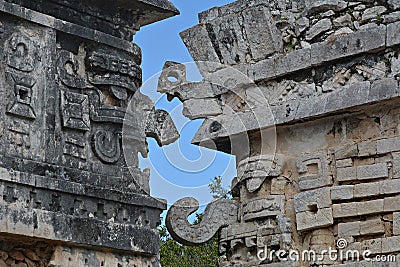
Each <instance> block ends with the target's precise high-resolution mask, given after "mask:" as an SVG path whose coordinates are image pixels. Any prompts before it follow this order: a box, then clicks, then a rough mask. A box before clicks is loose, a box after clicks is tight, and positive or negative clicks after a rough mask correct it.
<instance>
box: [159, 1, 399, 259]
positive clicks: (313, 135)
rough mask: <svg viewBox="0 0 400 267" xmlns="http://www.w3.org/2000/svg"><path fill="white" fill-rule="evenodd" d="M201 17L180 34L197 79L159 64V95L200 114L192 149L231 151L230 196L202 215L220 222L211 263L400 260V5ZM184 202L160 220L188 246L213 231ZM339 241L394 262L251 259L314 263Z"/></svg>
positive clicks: (234, 10)
mask: <svg viewBox="0 0 400 267" xmlns="http://www.w3.org/2000/svg"><path fill="white" fill-rule="evenodd" d="M199 20H200V24H198V25H196V26H194V27H193V28H191V29H188V30H186V31H184V32H182V34H181V36H182V39H183V41H184V42H185V44H186V46H187V47H188V50H189V52H190V53H191V55H192V56H193V58H194V60H195V61H197V65H198V67H199V69H200V71H201V73H202V75H203V78H204V81H202V82H197V83H193V82H189V81H187V80H186V70H185V66H184V65H181V64H179V63H175V62H167V63H166V65H165V69H164V71H163V74H162V75H161V77H160V80H159V91H160V92H162V93H167V94H168V95H169V96H170V99H172V98H173V97H178V98H179V99H180V100H181V101H182V102H183V105H184V114H185V115H186V116H187V117H189V118H190V119H198V118H204V119H205V121H204V123H203V125H202V126H201V127H200V129H199V131H198V132H197V134H196V136H195V137H194V139H193V143H194V144H197V145H201V146H204V147H209V148H213V149H218V150H220V151H222V152H226V153H231V154H233V155H235V156H236V160H237V170H238V176H237V178H235V179H234V180H233V181H232V187H231V190H232V193H233V197H234V198H233V200H230V201H226V200H220V201H216V202H213V203H212V204H210V206H209V210H208V211H207V210H206V214H205V215H206V216H205V218H209V219H210V224H211V225H213V226H215V223H214V222H215V221H217V220H218V219H220V220H219V222H220V223H219V224H218V227H219V231H218V233H219V237H220V239H219V253H220V260H219V266H226V267H228V266H235V267H239V266H240V267H245V266H249V267H250V266H266V267H267V266H268V267H269V266H274V267H275V266H276V267H278V266H279V267H281V266H282V267H283V266H343V267H352V266H354V267H359V266H389V267H396V266H399V265H398V264H399V262H400V221H399V220H400V127H399V125H400V108H399V103H400V98H399V96H400V55H399V51H400V2H399V1H396V0H388V1H369V0H368V1H367V0H360V1H345V0H315V1H311V0H301V1H290V0H289V1H282V0H269V1H268V0H251V1H244V0H239V1H236V2H234V3H232V4H229V5H226V6H223V7H216V8H213V9H211V10H208V11H205V12H203V13H201V14H200V15H199ZM169 76H173V77H175V78H176V79H177V81H176V82H175V83H172V82H168V79H167V77H169ZM244 141H245V142H247V143H244ZM193 203H196V202H195V201H194V200H191V201H188V200H181V201H179V202H178V203H176V205H174V206H173V207H172V208H171V211H170V214H173V216H170V217H169V218H168V228H169V230H170V231H171V232H172V233H173V235H174V237H175V238H177V240H179V241H181V242H183V243H186V244H198V243H202V242H204V240H205V239H206V240H208V239H209V238H210V237H211V236H212V234H215V233H216V232H217V231H215V232H214V231H213V232H212V233H210V231H211V230H213V229H211V230H210V227H209V226H207V224H206V223H205V222H203V225H202V226H201V227H198V226H192V225H190V224H188V223H187V217H188V216H189V214H190V212H193V211H194V210H196V205H193ZM234 206H236V207H237V209H233V208H232V207H234ZM212 210H215V211H221V210H224V211H225V212H226V211H232V210H234V211H235V212H236V211H237V213H236V215H235V218H232V217H231V216H230V217H229V218H227V216H226V214H223V212H220V213H218V212H213V211H212ZM213 228H215V227H213ZM204 238H205V239H204ZM341 239H344V240H346V242H347V244H346V245H347V246H346V247H345V248H344V250H345V251H350V250H355V251H360V254H361V252H363V251H365V250H370V251H371V253H372V256H373V257H374V256H376V255H384V256H393V259H397V260H396V262H385V263H383V262H371V261H367V260H366V259H363V258H361V259H360V260H359V261H354V260H353V259H351V258H349V257H343V258H340V259H335V260H332V259H330V258H329V257H327V255H323V256H324V257H321V258H319V259H317V260H315V261H313V260H311V261H310V260H302V259H301V260H300V261H298V262H291V261H280V260H279V258H278V257H273V258H272V259H267V260H260V259H259V258H258V256H257V253H258V252H259V250H260V249H264V248H265V246H268V248H270V249H274V250H280V249H281V250H285V251H290V250H295V251H300V253H301V251H304V250H314V251H316V253H317V254H319V255H320V256H321V254H322V251H323V250H325V249H326V250H328V249H329V248H333V249H337V242H338V241H339V240H341Z"/></svg>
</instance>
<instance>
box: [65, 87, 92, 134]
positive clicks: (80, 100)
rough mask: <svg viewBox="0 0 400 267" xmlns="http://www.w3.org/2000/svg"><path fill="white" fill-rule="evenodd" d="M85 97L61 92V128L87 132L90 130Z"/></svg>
mask: <svg viewBox="0 0 400 267" xmlns="http://www.w3.org/2000/svg"><path fill="white" fill-rule="evenodd" d="M88 103H89V100H88V96H87V95H82V94H76V93H71V92H65V91H61V113H62V126H63V127H65V128H70V129H77V130H82V131H88V130H89V129H90V119H89V105H88Z"/></svg>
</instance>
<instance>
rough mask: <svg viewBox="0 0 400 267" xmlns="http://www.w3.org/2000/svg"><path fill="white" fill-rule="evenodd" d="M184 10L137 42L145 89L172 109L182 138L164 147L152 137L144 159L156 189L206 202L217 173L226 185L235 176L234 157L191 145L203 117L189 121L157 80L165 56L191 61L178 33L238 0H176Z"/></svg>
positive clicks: (171, 198) (162, 194)
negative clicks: (159, 88)
mask: <svg viewBox="0 0 400 267" xmlns="http://www.w3.org/2000/svg"><path fill="white" fill-rule="evenodd" d="M171 2H172V3H173V4H174V5H175V6H176V7H177V8H178V9H179V10H180V12H181V15H179V16H176V17H173V18H170V19H167V20H164V21H161V22H158V23H155V24H152V25H149V26H145V27H143V28H142V29H141V30H140V31H139V32H138V33H137V34H136V36H135V38H134V41H135V43H136V44H138V45H139V46H140V47H141V48H142V51H143V65H142V68H143V80H144V81H145V82H144V84H143V87H142V89H141V91H142V93H143V94H146V95H148V96H150V97H151V98H152V99H153V100H154V101H155V102H156V107H157V108H162V109H165V110H167V111H168V112H170V113H171V116H172V117H173V119H174V122H175V124H176V125H177V128H178V130H180V133H181V138H180V139H179V140H178V141H177V142H175V143H174V144H171V145H169V146H166V147H164V148H159V147H158V145H157V143H156V142H155V141H154V140H153V139H148V143H149V149H150V153H149V157H148V158H147V159H141V161H140V166H141V168H142V169H145V168H150V170H151V178H150V180H151V181H150V185H151V194H152V196H154V197H159V198H164V199H167V200H168V203H169V204H172V203H173V202H175V201H176V200H178V199H180V198H182V197H187V196H191V197H195V198H197V199H198V200H199V202H200V204H201V205H204V204H207V203H208V202H209V201H211V200H212V196H211V194H210V193H209V189H208V187H207V185H208V183H209V182H210V180H211V179H212V178H213V177H215V176H222V177H223V184H224V186H225V187H229V186H230V183H231V180H232V178H233V177H234V176H236V169H235V160H234V158H233V157H231V156H228V155H225V154H222V153H219V152H215V151H212V150H208V149H203V148H199V147H197V146H194V145H191V144H190V141H191V139H192V138H193V136H194V134H195V133H196V131H197V129H198V128H199V127H200V125H201V123H202V120H196V121H189V120H188V119H187V118H185V117H184V116H183V115H182V104H181V103H180V102H179V100H177V99H175V100H174V101H172V102H168V101H167V100H166V98H165V96H162V95H161V94H159V93H157V92H156V90H157V80H158V76H159V73H160V71H161V70H162V67H163V65H164V63H165V62H166V61H176V62H181V63H187V62H192V61H193V59H192V58H191V56H190V54H189V52H188V50H187V49H186V47H185V46H184V44H183V42H182V40H181V39H180V36H179V33H180V32H181V31H183V30H186V29H188V28H190V27H192V26H194V25H196V24H197V23H198V16H197V14H198V13H199V12H201V11H204V10H207V9H209V8H212V7H215V6H222V5H225V4H228V3H231V2H234V1H233V0H212V1H211V0H197V1H193V0H172V1H171ZM194 66H195V65H194V64H189V65H188V76H189V77H188V79H189V80H192V81H198V80H200V79H201V76H200V74H199V73H198V71H197V70H196V68H195V67H194Z"/></svg>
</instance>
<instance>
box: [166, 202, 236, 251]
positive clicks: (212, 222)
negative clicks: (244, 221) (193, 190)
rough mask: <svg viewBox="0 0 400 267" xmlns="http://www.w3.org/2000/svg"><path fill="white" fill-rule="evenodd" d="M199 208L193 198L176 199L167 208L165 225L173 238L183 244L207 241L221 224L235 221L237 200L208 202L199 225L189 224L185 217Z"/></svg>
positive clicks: (225, 224) (224, 224)
mask: <svg viewBox="0 0 400 267" xmlns="http://www.w3.org/2000/svg"><path fill="white" fill-rule="evenodd" d="M198 208H199V203H198V201H197V200H196V199H194V198H184V199H181V200H179V201H177V202H176V203H175V204H174V205H172V207H171V208H170V209H169V211H168V214H167V218H166V225H167V228H168V231H169V232H170V234H171V235H172V237H173V238H174V239H176V240H177V241H179V242H180V243H182V244H185V245H197V244H202V243H205V242H207V241H209V240H210V239H211V238H212V237H213V236H214V235H215V233H216V232H217V231H218V230H219V229H220V228H221V227H223V226H227V225H230V224H233V223H235V222H237V220H238V209H239V202H237V201H235V200H227V199H219V200H216V201H214V202H212V203H210V204H209V205H208V206H207V208H206V210H205V212H204V217H203V220H202V221H201V223H200V224H199V225H191V224H190V223H189V222H188V220H187V218H188V217H189V215H190V214H192V213H193V212H195V211H196V210H197V209H198Z"/></svg>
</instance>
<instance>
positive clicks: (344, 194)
mask: <svg viewBox="0 0 400 267" xmlns="http://www.w3.org/2000/svg"><path fill="white" fill-rule="evenodd" d="M354 189H355V186H354V185H342V186H333V187H332V188H331V199H332V200H349V199H353V198H354V197H355V193H354Z"/></svg>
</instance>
